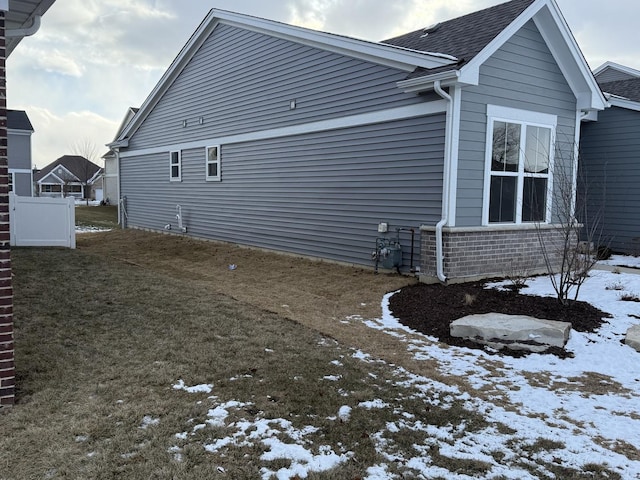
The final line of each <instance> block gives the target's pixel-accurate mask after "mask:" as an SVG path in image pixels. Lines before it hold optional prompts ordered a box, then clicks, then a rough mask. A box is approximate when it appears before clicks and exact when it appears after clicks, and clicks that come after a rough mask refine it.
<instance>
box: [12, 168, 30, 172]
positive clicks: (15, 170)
mask: <svg viewBox="0 0 640 480" xmlns="http://www.w3.org/2000/svg"><path fill="white" fill-rule="evenodd" d="M9 173H31V169H29V168H10V169H9Z"/></svg>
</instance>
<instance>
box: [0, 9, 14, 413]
mask: <svg viewBox="0 0 640 480" xmlns="http://www.w3.org/2000/svg"><path fill="white" fill-rule="evenodd" d="M5 54H6V49H5V35H4V12H2V11H0V406H2V405H13V403H14V399H15V382H16V380H15V377H16V375H15V364H14V343H13V288H12V286H11V251H10V247H9V186H8V185H9V169H8V163H7V97H6V74H5V67H6V58H5Z"/></svg>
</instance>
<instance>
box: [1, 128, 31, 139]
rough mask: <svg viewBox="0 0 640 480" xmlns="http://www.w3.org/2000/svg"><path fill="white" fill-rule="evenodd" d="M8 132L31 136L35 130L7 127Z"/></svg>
mask: <svg viewBox="0 0 640 480" xmlns="http://www.w3.org/2000/svg"><path fill="white" fill-rule="evenodd" d="M7 133H10V134H11V135H24V136H25V137H30V136H31V134H32V133H33V130H18V129H16V128H7Z"/></svg>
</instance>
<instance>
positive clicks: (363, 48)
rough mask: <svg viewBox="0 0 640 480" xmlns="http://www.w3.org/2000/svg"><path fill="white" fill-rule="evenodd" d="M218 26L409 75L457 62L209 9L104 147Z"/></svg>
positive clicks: (134, 124)
mask: <svg viewBox="0 0 640 480" xmlns="http://www.w3.org/2000/svg"><path fill="white" fill-rule="evenodd" d="M220 23H224V24H225V25H232V26H237V27H240V28H245V29H249V30H251V31H255V32H258V33H264V34H267V35H271V36H275V37H278V38H282V39H285V40H291V41H295V42H298V43H302V44H305V45H309V46H312V47H315V48H321V49H323V50H327V51H332V52H336V53H340V54H343V55H347V56H350V57H353V58H358V59H361V60H365V61H369V62H373V63H376V64H380V65H385V66H388V67H392V68H396V69H399V70H402V71H406V72H412V71H413V70H415V69H416V68H417V67H423V68H437V67H442V66H446V65H454V64H455V63H456V62H457V59H456V58H455V57H452V56H450V55H445V54H438V53H432V52H418V51H414V50H409V49H403V48H398V47H394V46H391V45H386V44H382V43H375V42H368V41H365V40H359V39H355V38H350V37H343V36H340V35H335V34H330V33H325V32H319V31H316V30H310V29H306V28H302V27H296V26H293V25H287V24H284V23H279V22H274V21H272V20H266V19H262V18H257V17H251V16H248V15H243V14H238V13H233V12H228V11H224V10H216V9H212V10H211V11H210V12H209V14H208V15H207V16H206V17H205V19H204V20H203V21H202V23H201V24H200V26H199V27H198V28H197V30H196V31H195V32H194V34H193V35H192V36H191V38H190V39H189V41H188V42H187V44H186V45H185V46H184V47H183V48H182V50H181V51H180V53H179V54H178V56H177V57H176V58H175V59H174V61H173V62H172V64H171V65H170V66H169V68H168V69H167V71H166V72H165V74H164V75H163V76H162V78H161V79H160V81H159V82H158V84H157V85H156V86H155V87H154V89H153V90H152V92H151V93H150V95H149V96H148V97H147V99H146V100H145V102H144V103H143V104H142V106H141V107H140V109H139V111H138V113H137V114H136V115H135V116H134V117H133V119H132V120H131V122H129V124H128V125H127V126H125V128H124V129H123V130H122V132H120V136H119V137H118V139H117V141H116V142H113V143H112V144H107V146H109V147H111V145H115V144H117V143H119V142H121V141H125V140H126V139H127V138H129V137H131V136H132V135H133V133H134V132H135V131H136V130H137V129H138V128H139V126H140V125H141V123H142V122H143V121H144V120H145V118H146V116H147V115H148V113H149V112H150V111H151V110H152V109H153V107H154V106H155V105H156V104H157V103H158V101H159V100H160V99H161V98H162V96H163V95H164V93H165V92H166V91H167V89H168V88H169V87H170V85H171V84H172V83H173V82H174V81H175V79H176V78H177V77H178V75H179V74H180V73H181V71H182V69H183V68H184V67H185V66H186V65H187V63H188V62H189V61H190V60H191V58H192V57H193V56H194V55H195V53H196V52H197V51H198V50H199V48H200V47H201V46H202V45H203V44H204V42H205V41H206V40H207V38H208V37H209V36H210V35H211V33H212V32H213V31H214V30H215V28H216V27H217V25H219V24H220ZM116 146H119V147H127V146H128V145H127V144H123V145H116Z"/></svg>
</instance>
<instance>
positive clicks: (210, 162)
mask: <svg viewBox="0 0 640 480" xmlns="http://www.w3.org/2000/svg"><path fill="white" fill-rule="evenodd" d="M214 148H215V149H216V153H217V155H216V158H215V160H211V159H210V158H209V151H210V150H212V149H214ZM214 164H215V165H216V167H217V168H216V171H217V172H218V174H217V175H209V165H214ZM221 166H222V162H220V145H209V146H208V147H205V149H204V174H205V178H206V180H207V182H220V181H221V180H222V176H221V171H220V167H221Z"/></svg>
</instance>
